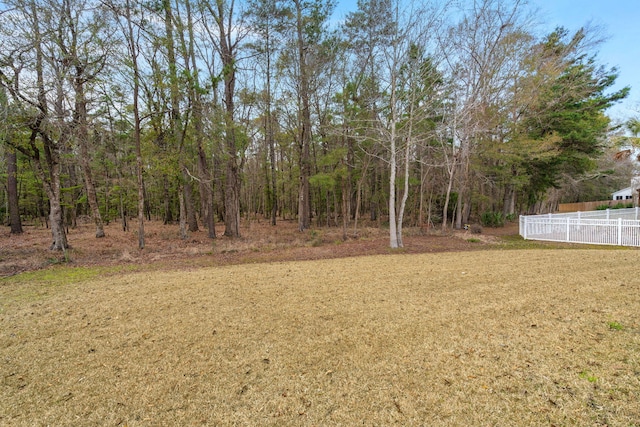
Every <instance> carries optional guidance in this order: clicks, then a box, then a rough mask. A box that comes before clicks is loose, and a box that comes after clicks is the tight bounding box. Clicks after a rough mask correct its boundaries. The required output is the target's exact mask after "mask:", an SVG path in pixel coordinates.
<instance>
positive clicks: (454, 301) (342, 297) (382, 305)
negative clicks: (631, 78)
mask: <svg viewBox="0 0 640 427" xmlns="http://www.w3.org/2000/svg"><path fill="white" fill-rule="evenodd" d="M639 261H640V252H638V251H637V250H623V249H576V248H571V249H557V248H551V247H550V248H543V249H519V250H505V249H495V250H482V251H466V252H444V253H431V254H429V253H425V254H397V255H373V256H360V257H352V258H340V259H318V260H310V261H300V260H296V261H279V262H265V263H262V262H259V263H252V264H241V265H219V266H210V267H205V266H200V265H198V266H190V267H189V268H186V269H185V268H182V269H177V268H155V269H154V268H150V269H144V270H143V271H134V272H123V271H122V270H121V269H117V271H116V269H114V267H112V266H108V265H107V266H101V267H75V268H69V267H57V268H54V269H53V270H50V269H49V270H41V271H36V272H31V273H29V272H27V273H23V274H18V275H15V276H13V277H9V278H5V279H2V281H0V361H1V364H0V366H1V368H0V372H1V377H0V425H3V426H4V425H6V426H32V425H52V426H54V425H55V426H78V425H100V426H151V425H180V426H187V425H220V426H227V425H237V426H257V425H261V426H287V425H289V426H338V425H343V426H352V425H367V426H372V425H380V426H382V425H413V426H421V425H425V426H426V425H438V426H461V425H505V426H506V425H518V426H534V425H536V426H537V425H549V426H551V425H554V426H572V425H575V426H605V425H606V426H627V427H628V426H640V320H639V318H638V313H639V312H640V280H638V279H637V275H636V273H635V271H636V269H637V265H638V262H639Z"/></svg>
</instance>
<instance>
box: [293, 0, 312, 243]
mask: <svg viewBox="0 0 640 427" xmlns="http://www.w3.org/2000/svg"><path fill="white" fill-rule="evenodd" d="M295 5H296V18H297V19H296V24H297V25H296V30H297V37H298V40H297V43H298V61H299V68H300V89H299V90H300V98H301V100H302V108H301V123H300V141H299V143H300V187H299V191H298V228H299V230H300V231H304V230H306V229H308V228H309V227H310V226H311V224H310V217H311V201H310V200H309V198H310V192H309V176H310V175H311V159H310V145H311V107H310V105H309V77H308V75H307V73H308V69H307V58H306V56H307V55H306V46H305V42H304V23H303V19H302V7H303V5H302V3H301V0H296V1H295Z"/></svg>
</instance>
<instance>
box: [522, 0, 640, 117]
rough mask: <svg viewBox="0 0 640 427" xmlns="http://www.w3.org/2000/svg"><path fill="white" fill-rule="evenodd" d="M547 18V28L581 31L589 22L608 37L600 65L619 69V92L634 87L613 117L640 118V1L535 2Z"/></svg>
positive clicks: (565, 0)
mask: <svg viewBox="0 0 640 427" xmlns="http://www.w3.org/2000/svg"><path fill="white" fill-rule="evenodd" d="M531 3H532V4H534V5H537V6H538V7H539V8H540V11H541V12H543V13H544V14H545V19H544V20H543V22H545V24H544V25H545V26H546V27H548V29H553V28H555V27H557V26H560V25H561V26H564V27H567V28H568V29H570V30H577V29H578V28H580V27H581V26H583V25H585V24H586V23H588V22H591V23H593V24H595V25H599V26H601V27H602V28H603V29H604V33H605V34H606V35H608V36H609V37H608V39H607V40H606V41H605V42H604V43H603V44H602V46H601V47H600V53H599V55H598V57H599V58H600V62H602V63H603V64H606V65H607V66H609V67H614V66H615V67H618V69H619V70H618V71H619V77H618V83H617V84H616V87H615V89H621V88H623V87H625V86H631V94H630V95H629V98H627V99H626V100H625V101H624V102H623V103H622V104H620V105H617V106H615V107H613V108H612V109H611V111H610V115H611V116H612V117H613V118H614V119H618V120H624V119H627V118H629V117H632V116H640V0H531Z"/></svg>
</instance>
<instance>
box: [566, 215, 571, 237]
mask: <svg viewBox="0 0 640 427" xmlns="http://www.w3.org/2000/svg"><path fill="white" fill-rule="evenodd" d="M570 223H571V217H567V240H566V241H567V242H570V240H569V224H570Z"/></svg>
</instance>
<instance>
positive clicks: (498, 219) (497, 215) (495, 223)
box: [480, 212, 504, 227]
mask: <svg viewBox="0 0 640 427" xmlns="http://www.w3.org/2000/svg"><path fill="white" fill-rule="evenodd" d="M480 222H481V223H482V225H483V226H485V227H504V215H502V212H485V213H483V214H482V216H481V218H480Z"/></svg>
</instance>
